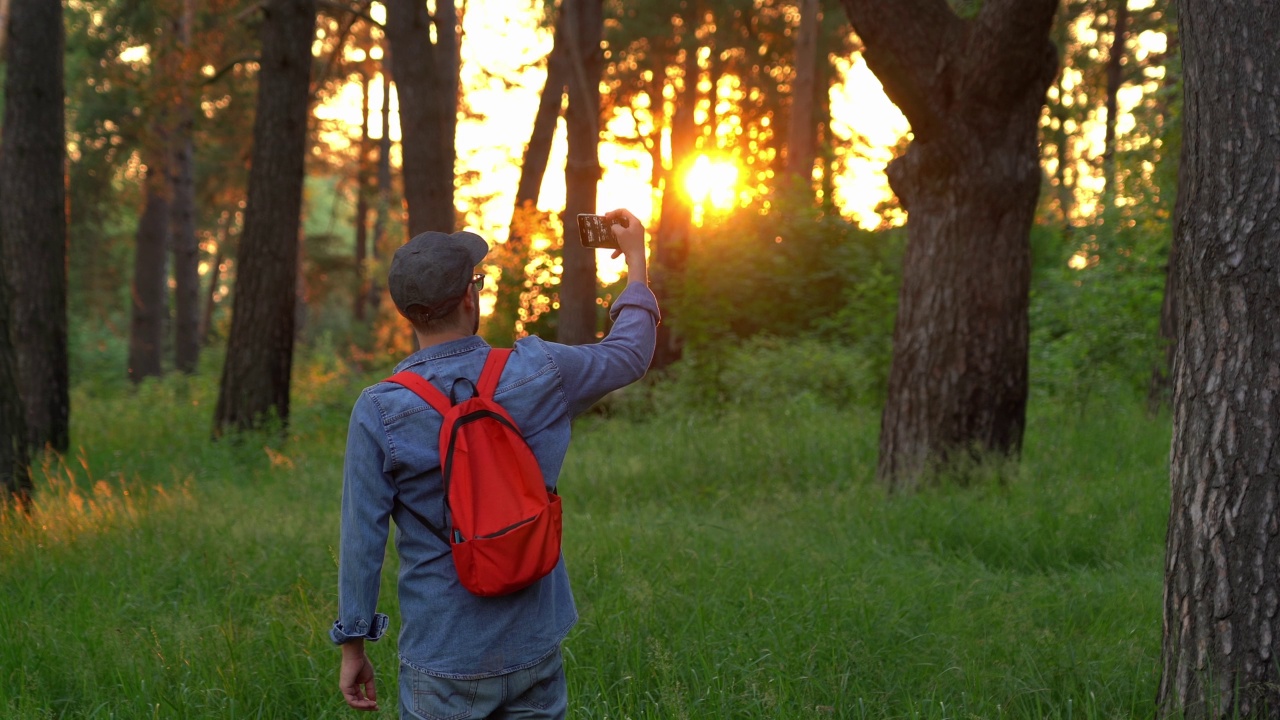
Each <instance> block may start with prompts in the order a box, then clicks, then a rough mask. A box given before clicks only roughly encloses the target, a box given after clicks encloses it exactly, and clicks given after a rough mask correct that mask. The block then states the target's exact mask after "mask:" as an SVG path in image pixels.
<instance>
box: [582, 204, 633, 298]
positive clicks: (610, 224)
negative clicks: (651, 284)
mask: <svg viewBox="0 0 1280 720" xmlns="http://www.w3.org/2000/svg"><path fill="white" fill-rule="evenodd" d="M578 231H579V236H580V237H581V239H582V244H583V245H585V246H587V247H595V248H602V249H610V248H615V249H614V250H613V255H611V256H610V257H615V258H616V257H618V256H619V255H622V256H623V257H625V258H626V259H627V276H628V277H629V278H630V279H631V280H639V281H641V282H645V283H647V282H648V281H649V277H648V266H647V263H646V259H645V232H644V225H643V224H642V223H641V222H640V219H639V218H637V217H636V216H635V215H633V214H632V213H631V211H630V210H626V209H624V208H619V209H617V210H610V211H609V212H607V213H605V214H604V215H579V216H578ZM608 236H611V237H608ZM610 240H613V241H614V242H609V241H610ZM615 243H616V244H615Z"/></svg>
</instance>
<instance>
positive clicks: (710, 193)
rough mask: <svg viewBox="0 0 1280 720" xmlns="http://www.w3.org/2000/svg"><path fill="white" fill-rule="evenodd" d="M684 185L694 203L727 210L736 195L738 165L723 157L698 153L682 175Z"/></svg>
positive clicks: (735, 199) (732, 204) (732, 203)
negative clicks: (691, 165)
mask: <svg viewBox="0 0 1280 720" xmlns="http://www.w3.org/2000/svg"><path fill="white" fill-rule="evenodd" d="M684 187H685V191H686V192H688V193H689V197H690V198H691V199H692V200H693V202H694V203H695V204H697V205H701V206H703V207H708V206H709V207H710V208H712V209H715V210H721V211H723V210H728V209H730V208H732V207H733V206H734V204H735V202H736V201H737V197H738V166H737V165H735V164H733V162H731V161H729V160H726V159H723V158H718V159H715V160H713V159H711V158H709V157H707V156H706V155H699V156H698V159H697V160H694V161H693V167H692V168H690V169H689V172H688V174H686V175H685V176H684Z"/></svg>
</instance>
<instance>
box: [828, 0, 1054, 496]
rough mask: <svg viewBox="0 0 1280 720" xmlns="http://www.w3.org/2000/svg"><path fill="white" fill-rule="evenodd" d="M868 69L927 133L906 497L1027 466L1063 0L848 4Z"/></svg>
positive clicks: (887, 478)
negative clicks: (1046, 154)
mask: <svg viewBox="0 0 1280 720" xmlns="http://www.w3.org/2000/svg"><path fill="white" fill-rule="evenodd" d="M844 6H845V9H846V10H847V11H848V14H849V18H850V20H852V22H853V26H854V29H855V30H856V31H857V33H858V35H859V36H860V37H861V39H862V42H863V45H864V48H865V50H864V53H865V57H866V59H867V64H868V66H869V67H870V68H871V70H872V72H874V73H875V74H876V76H877V77H878V78H879V79H880V81H881V83H882V84H883V85H884V88H885V92H886V93H887V94H888V95H889V97H890V99H892V100H893V101H894V103H895V104H897V106H898V107H899V108H900V109H901V110H902V111H903V113H904V114H905V115H906V116H907V119H908V120H909V121H910V122H911V127H912V131H913V133H914V136H915V137H914V139H913V141H912V143H911V145H910V147H909V148H908V150H907V152H906V154H905V155H904V156H903V157H901V158H899V159H897V160H895V161H893V162H892V163H890V165H889V168H888V174H889V183H890V186H891V187H892V188H893V190H894V192H895V193H896V194H897V195H898V198H899V199H900V200H901V202H902V205H903V207H904V208H906V209H907V212H908V221H907V238H908V243H907V250H906V256H905V258H904V260H903V277H902V288H901V291H900V294H899V299H898V316H897V321H896V325H895V328H894V338H893V348H894V355H893V365H892V369H891V370H890V376H889V389H888V397H887V399H886V402H885V408H884V414H883V416H882V418H881V433H880V461H879V467H878V469H877V474H878V476H879V477H880V479H881V480H882V481H883V482H885V483H886V484H888V485H889V486H890V487H891V488H910V487H912V486H914V485H915V484H916V483H917V482H918V481H919V480H920V479H921V477H922V476H923V475H924V474H925V473H926V472H930V471H932V470H934V469H938V468H940V467H941V466H943V465H946V464H948V463H949V462H951V461H953V460H957V459H959V458H960V457H961V456H970V455H977V456H983V455H987V454H996V455H1013V454H1017V453H1018V452H1019V450H1020V449H1021V445H1022V433H1023V427H1024V424H1025V420H1026V403H1027V336H1028V328H1027V305H1028V290H1029V287H1030V281H1031V253H1030V241H1029V235H1030V230H1031V222H1032V219H1033V216H1034V214H1035V207H1036V197H1037V196H1038V195H1039V192H1040V167H1039V163H1038V158H1039V153H1038V151H1037V145H1036V137H1037V126H1038V124H1039V118H1040V108H1041V106H1042V105H1043V103H1044V95H1045V90H1046V89H1047V88H1048V86H1049V83H1050V82H1051V81H1052V79H1053V76H1054V73H1055V71H1056V69H1057V60H1056V52H1055V51H1054V48H1053V45H1052V44H1051V43H1050V42H1049V30H1050V27H1051V25H1052V22H1053V14H1054V11H1055V9H1056V6H1057V3H1056V2H1055V1H1054V0H987V2H985V3H983V5H982V8H981V10H980V11H979V13H978V15H977V16H976V17H975V18H974V19H973V20H961V19H960V18H958V17H957V16H956V15H955V14H953V13H952V12H951V10H950V9H949V8H948V7H947V5H946V3H944V2H941V0H902V1H901V2H894V3H880V2H876V1H875V0H844Z"/></svg>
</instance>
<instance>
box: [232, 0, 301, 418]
mask: <svg viewBox="0 0 1280 720" xmlns="http://www.w3.org/2000/svg"><path fill="white" fill-rule="evenodd" d="M315 6H316V3H315V0H270V1H269V2H267V3H266V4H265V5H264V6H263V15H264V19H263V23H262V61H261V70H260V72H259V79H258V104H257V114H256V116H255V118H254V125H253V159H252V166H251V168H250V171H249V193H248V204H247V206H246V208H245V219H244V233H243V234H242V235H241V237H240V247H239V250H238V252H237V254H236V292H235V301H234V303H233V305H232V313H231V335H230V337H229V338H228V341H227V359H226V363H225V364H224V366H223V372H222V384H221V391H220V393H219V395H218V407H217V411H216V413H215V416H214V417H215V420H214V434H215V435H221V434H222V433H224V432H226V431H227V430H228V429H231V430H238V429H247V428H252V427H256V426H259V425H260V424H261V423H262V422H263V421H265V420H267V419H268V417H269V416H270V415H271V414H272V413H274V414H275V416H276V417H277V418H278V419H279V420H280V422H281V423H284V424H287V423H288V419H289V381H290V373H291V371H292V365H293V340H294V322H295V303H296V301H297V295H296V288H297V271H298V224H299V216H300V215H301V210H302V178H303V159H304V154H305V151H306V140H307V105H308V92H309V83H310V76H311V42H312V38H313V37H314V35H315V20H316V11H315Z"/></svg>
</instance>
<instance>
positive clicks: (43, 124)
mask: <svg viewBox="0 0 1280 720" xmlns="http://www.w3.org/2000/svg"><path fill="white" fill-rule="evenodd" d="M62 54H63V27H62V4H61V3H56V2H48V0H13V4H12V7H11V8H10V15H9V57H8V72H7V73H6V81H5V101H4V130H3V142H2V143H0V147H3V152H2V153H0V197H3V198H4V206H3V210H2V211H0V242H2V243H3V247H4V253H3V255H4V261H5V263H6V268H5V270H6V272H5V274H6V275H7V276H8V278H9V283H10V290H11V291H12V295H11V296H10V299H11V303H10V308H9V312H11V313H12V315H11V321H12V323H13V325H12V328H11V331H12V333H13V342H14V345H15V347H16V349H17V353H16V355H17V380H18V386H19V387H20V388H21V395H22V402H23V405H24V407H25V408H26V425H27V437H28V440H29V442H30V445H31V447H33V448H44V447H45V446H51V447H52V448H53V449H54V450H57V451H59V452H63V451H66V449H67V447H68V446H69V441H70V438H69V434H68V433H69V430H68V420H69V416H70V411H71V407H70V399H69V388H68V375H67V372H68V370H67V218H66V207H67V203H66V189H65V186H64V174H63V173H64V171H65V169H66V137H65V132H64V130H63V128H64V124H63V95H64V90H63V79H62Z"/></svg>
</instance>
